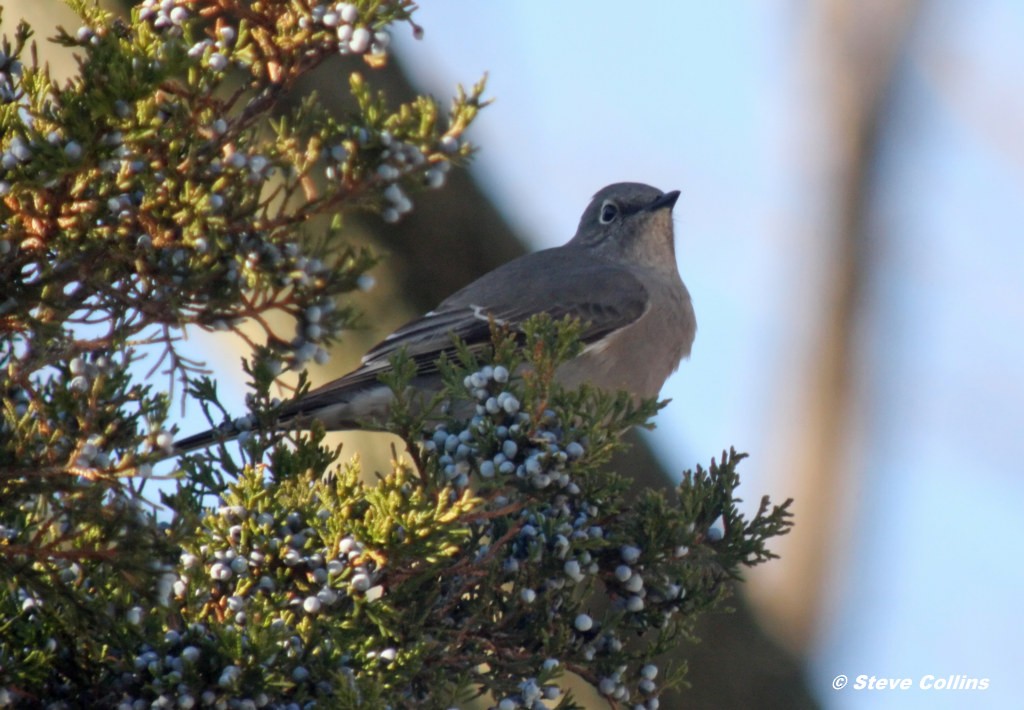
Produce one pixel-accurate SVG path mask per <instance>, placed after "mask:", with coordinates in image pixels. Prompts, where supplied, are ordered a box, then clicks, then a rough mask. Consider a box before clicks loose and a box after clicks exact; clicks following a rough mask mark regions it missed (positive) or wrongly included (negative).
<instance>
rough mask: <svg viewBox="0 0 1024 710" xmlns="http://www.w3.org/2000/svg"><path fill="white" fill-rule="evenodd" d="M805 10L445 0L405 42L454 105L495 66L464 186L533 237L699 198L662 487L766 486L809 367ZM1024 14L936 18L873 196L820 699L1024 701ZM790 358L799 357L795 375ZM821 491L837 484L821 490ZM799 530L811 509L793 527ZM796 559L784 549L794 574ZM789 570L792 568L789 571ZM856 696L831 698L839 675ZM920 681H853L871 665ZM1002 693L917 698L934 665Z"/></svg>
mask: <svg viewBox="0 0 1024 710" xmlns="http://www.w3.org/2000/svg"><path fill="white" fill-rule="evenodd" d="M805 10H806V7H805V5H804V4H801V3H793V2H768V3H747V4H739V3H706V2H679V3H672V4H669V3H649V4H639V5H633V6H628V7H627V6H626V5H625V4H623V3H613V2H601V1H594V2H585V3H584V2H561V3H544V2H539V1H536V0H531V1H526V2H516V3H511V2H488V3H473V4H466V3H425V4H424V7H423V8H422V9H421V11H420V12H419V13H418V14H417V22H418V23H419V24H421V25H422V26H423V27H424V29H425V36H424V38H423V39H422V40H421V41H414V40H412V39H411V38H409V37H403V36H402V32H401V31H398V32H396V35H397V39H398V40H399V41H398V42H397V48H398V51H399V52H400V53H401V55H402V56H404V57H406V58H407V59H411V61H407V62H406V66H407V67H409V69H410V71H411V72H412V74H413V77H414V79H415V80H417V81H418V82H419V83H421V84H422V85H423V86H425V87H427V88H428V89H429V90H431V91H432V92H433V93H435V94H436V95H438V96H443V95H446V94H447V93H448V92H450V91H451V89H452V87H453V86H454V84H455V83H456V82H462V83H465V84H469V83H472V82H474V81H475V80H476V79H477V78H478V77H479V76H480V75H481V74H482V73H484V72H487V73H488V76H489V84H488V86H489V93H490V95H491V96H493V97H495V99H496V101H495V103H494V104H493V105H492V106H490V107H488V108H487V109H486V110H485V111H484V112H483V114H482V115H481V117H480V118H479V120H478V123H477V125H476V126H475V127H474V128H473V131H472V133H471V136H472V138H473V139H474V140H475V141H476V142H477V143H479V144H480V146H481V150H480V153H479V155H478V156H477V159H476V160H475V162H474V164H473V166H472V168H471V170H472V172H473V174H474V175H475V176H476V177H477V178H478V179H479V180H480V181H481V182H482V184H483V185H484V187H485V190H486V191H487V192H488V194H489V195H490V196H491V197H492V198H493V199H494V201H495V202H496V203H497V204H498V206H499V208H500V209H501V210H502V212H503V213H504V214H505V216H506V217H507V218H508V219H509V220H510V221H511V223H512V224H513V225H514V226H515V227H516V228H517V229H518V230H519V232H520V233H521V234H523V236H524V238H525V239H526V240H527V242H528V244H530V245H531V247H533V248H542V247H546V246H552V245H555V244H559V243H562V242H564V241H565V240H567V239H568V238H569V237H570V236H571V235H572V233H573V231H574V229H575V226H576V222H577V221H578V219H579V213H580V212H581V210H582V208H583V207H584V206H585V204H586V203H587V201H588V199H589V197H590V195H591V194H592V193H594V192H595V191H597V190H598V189H599V188H600V187H602V186H603V185H605V184H607V183H611V182H617V181H620V180H637V181H641V182H648V183H650V184H653V185H655V186H657V187H659V188H661V189H663V190H670V189H679V190H681V191H682V197H681V199H680V201H679V204H678V205H677V207H676V211H675V213H676V227H677V249H678V255H679V267H680V272H681V274H682V276H683V278H684V280H685V281H686V283H687V284H688V286H689V288H690V291H691V293H692V294H693V298H694V303H695V307H696V309H697V316H698V323H699V330H698V335H697V342H696V344H695V347H694V352H693V357H692V359H691V360H690V361H688V362H685V363H684V364H683V365H682V367H681V368H680V371H679V372H678V373H677V374H676V375H675V376H674V377H673V378H672V379H671V380H670V381H669V383H668V384H667V385H666V388H665V389H664V390H663V392H662V395H663V396H665V397H671V398H672V400H673V402H672V404H671V405H670V406H669V407H668V408H667V409H666V410H664V411H663V412H662V413H661V414H660V415H659V418H658V419H659V423H658V430H657V431H656V432H655V433H654V435H653V437H652V439H653V443H654V445H655V446H656V447H657V449H658V450H659V452H660V454H661V456H662V457H663V459H664V460H665V461H666V463H667V465H668V468H669V470H672V471H681V470H683V469H685V468H688V467H690V466H692V465H693V463H694V462H695V461H706V460H707V459H708V458H710V457H711V456H713V455H716V454H717V452H719V451H720V450H721V449H722V448H724V447H727V446H729V445H734V444H735V445H736V446H737V447H739V448H741V449H743V450H746V451H749V452H750V453H751V454H752V459H751V462H750V463H751V466H748V467H747V470H746V473H747V476H746V478H745V483H744V492H745V493H746V495H745V497H746V499H747V500H749V501H756V500H757V499H759V497H760V495H761V494H762V493H765V492H767V493H770V494H772V496H773V497H775V498H784V497H786V495H788V494H787V492H786V481H785V480H784V479H778V478H774V477H773V474H774V471H767V470H765V469H763V468H759V466H758V463H757V462H758V461H759V456H760V457H761V459H760V460H762V461H763V460H764V458H765V457H767V456H768V454H769V452H770V451H771V450H772V447H773V445H774V442H773V441H771V436H772V433H773V432H774V431H776V427H775V426H774V424H773V423H772V418H773V416H777V413H778V412H779V411H780V410H781V409H783V408H784V405H783V402H784V401H785V399H786V393H785V392H784V391H780V390H781V389H782V387H783V386H784V383H785V382H786V373H787V372H790V373H791V372H792V369H793V368H794V367H799V363H800V358H801V357H805V353H804V352H803V351H801V349H800V347H799V346H800V344H801V343H802V342H803V340H802V338H805V337H806V329H807V328H808V327H809V326H808V324H807V322H806V321H805V318H806V317H807V316H808V314H809V313H810V312H811V311H812V310H813V307H812V306H811V305H809V304H808V303H807V301H806V299H808V298H813V293H814V290H813V286H814V283H815V278H816V276H817V274H816V271H815V259H817V258H819V257H820V255H821V249H822V248H823V246H822V245H821V244H820V238H819V240H818V241H815V235H814V234H813V233H809V229H808V226H809V225H813V222H814V219H813V216H812V215H813V214H814V212H815V211H816V210H819V209H820V206H819V205H817V204H815V203H814V199H815V195H816V192H815V189H814V188H815V186H814V185H809V184H807V174H806V171H803V170H802V169H801V167H800V164H801V155H800V151H801V150H802V149H804V148H805V147H806V146H805V145H804V144H803V143H802V141H801V130H802V127H803V126H804V125H805V123H804V122H805V120H806V116H807V115H808V114H813V113H814V111H816V110H817V109H816V107H815V106H814V103H813V102H814V100H815V98H814V97H813V96H808V93H807V92H806V90H805V84H804V83H802V79H801V74H800V70H799V66H798V60H799V59H800V56H799V54H798V53H797V52H795V51H794V49H793V47H794V44H795V41H796V36H797V35H798V33H799V31H800V28H801V23H802V22H803V20H804V18H803V17H802V15H803V14H804V12H805ZM1021 36H1024V4H1020V3H1014V2H1012V0H1004V1H999V0H982V1H980V2H974V3H967V2H956V1H954V0H946V1H938V2H923V3H921V10H920V15H919V17H918V19H917V21H916V23H915V25H914V27H913V29H912V32H911V36H910V41H909V45H908V47H907V49H906V51H905V55H904V56H902V57H901V59H900V64H899V69H898V73H897V77H896V82H897V83H896V90H897V92H896V96H897V98H896V99H895V100H894V101H893V104H892V108H891V110H892V113H891V115H890V116H889V119H890V120H889V121H888V122H887V124H886V126H887V128H886V131H885V133H884V134H883V137H882V140H883V147H884V150H885V157H884V158H883V160H882V164H881V167H880V169H879V171H878V175H877V177H876V179H875V180H874V181H873V184H872V193H873V194H872V204H873V209H872V214H871V216H870V222H869V223H870V229H871V233H872V235H873V239H874V240H875V243H876V245H877V256H876V258H877V259H878V267H877V268H876V269H875V271H874V272H873V273H874V279H875V280H874V281H873V282H872V283H871V284H869V287H870V291H869V294H868V300H867V303H866V307H865V309H864V313H865V317H864V319H863V320H864V322H863V323H862V324H861V325H860V326H859V327H858V343H859V346H858V352H857V353H856V354H855V362H856V367H857V368H858V372H859V375H860V376H861V381H862V382H863V383H864V387H863V388H862V389H861V391H860V392H859V393H858V397H857V402H856V409H857V416H856V422H857V425H858V426H857V431H856V432H855V433H853V434H852V435H851V436H853V437H854V441H853V444H854V446H855V452H854V454H853V455H852V459H853V461H854V465H855V467H856V474H857V475H856V477H855V479H854V481H853V482H852V483H851V484H849V485H848V486H847V489H845V490H844V491H843V495H844V496H846V497H847V498H848V500H847V503H846V514H847V515H849V516H850V518H851V524H850V526H849V530H848V531H847V535H846V537H844V538H843V539H840V540H837V541H836V542H835V545H834V547H833V548H832V549H831V550H830V555H831V557H832V564H831V569H830V573H829V579H828V580H826V584H827V589H828V592H827V595H826V601H825V605H824V608H822V609H820V610H818V613H819V615H820V620H821V624H820V626H819V632H818V636H817V638H816V640H815V641H814V642H813V643H812V645H811V647H810V648H809V649H808V652H809V656H810V657H809V666H810V670H809V676H808V682H809V685H810V686H811V689H812V692H814V693H815V694H816V696H817V697H818V698H819V699H820V700H821V702H822V703H823V704H824V705H825V706H826V707H831V708H860V707H893V708H902V707H916V706H919V705H924V704H927V705H928V706H929V707H950V708H952V707H963V706H965V704H966V705H969V706H971V707H993V708H998V707H1016V706H1018V705H1019V689H1018V688H1016V687H1014V679H1015V678H1016V677H1018V675H1019V669H1020V661H1021V654H1020V651H1019V639H1020V638H1021V637H1022V635H1024V614H1021V613H1020V611H1019V607H1020V601H1019V600H1020V599H1022V598H1024V572H1022V570H1021V566H1020V565H1019V563H1017V562H1016V557H1017V555H1016V549H1015V545H1014V542H1015V541H1016V540H1019V539H1021V538H1022V537H1024V515H1022V514H1021V512H1020V501H1021V500H1022V494H1024V476H1022V473H1024V464H1022V463H1021V462H1022V460H1024V427H1022V424H1024V416H1022V414H1024V411H1022V405H1021V402H1022V400H1024V365H1022V363H1024V337H1022V326H1024V220H1022V217H1024V138H1022V137H1021V135H1020V133H1019V127H1020V126H1021V125H1024V123H1022V121H1021V119H1024V86H1022V83H1021V81H1022V80H1021V77H1024V43H1021V42H1020V37H1021ZM794 363H796V364H795V365H794ZM824 475H827V473H825V474H824ZM797 524H798V525H799V520H798V521H797ZM773 564H778V565H780V569H784V566H785V559H783V560H780V561H779V562H778V563H773ZM783 573H784V572H783ZM839 674H845V675H846V676H847V677H848V679H849V683H850V685H849V686H848V687H847V688H845V689H843V690H838V691H837V690H833V689H832V682H833V679H834V678H835V676H837V675H839ZM862 674H863V675H867V676H870V675H877V676H879V677H882V676H886V677H893V678H903V677H907V678H911V680H912V686H913V687H912V688H911V689H909V690H906V691H902V690H901V691H897V692H881V691H870V690H855V689H853V686H854V684H855V682H856V679H857V676H859V675H862ZM954 674H960V675H968V676H974V677H978V678H988V679H989V680H990V683H989V686H990V687H989V689H988V690H985V691H975V692H974V694H965V692H967V693H969V691H942V690H935V689H920V688H919V687H918V685H919V684H920V683H921V682H922V680H924V682H926V683H927V680H926V679H925V677H926V676H928V675H934V676H936V677H942V678H945V677H947V676H949V675H954Z"/></svg>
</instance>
